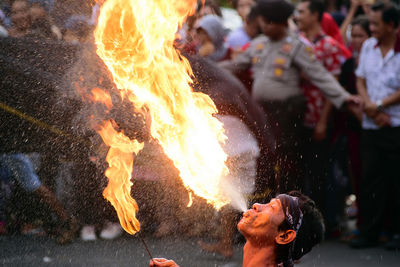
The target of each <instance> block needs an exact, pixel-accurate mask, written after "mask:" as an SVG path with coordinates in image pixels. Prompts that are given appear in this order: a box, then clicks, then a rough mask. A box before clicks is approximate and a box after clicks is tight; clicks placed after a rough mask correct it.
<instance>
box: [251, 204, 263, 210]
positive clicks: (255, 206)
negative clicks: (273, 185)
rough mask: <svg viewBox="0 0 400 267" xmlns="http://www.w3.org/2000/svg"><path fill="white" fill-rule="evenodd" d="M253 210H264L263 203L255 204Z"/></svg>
mask: <svg viewBox="0 0 400 267" xmlns="http://www.w3.org/2000/svg"><path fill="white" fill-rule="evenodd" d="M253 210H255V211H256V212H260V211H261V210H262V205H261V204H259V203H255V204H253Z"/></svg>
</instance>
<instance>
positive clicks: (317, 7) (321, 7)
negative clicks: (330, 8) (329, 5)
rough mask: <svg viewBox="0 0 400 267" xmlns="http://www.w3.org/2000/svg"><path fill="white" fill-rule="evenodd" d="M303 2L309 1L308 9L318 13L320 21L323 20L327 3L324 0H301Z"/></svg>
mask: <svg viewBox="0 0 400 267" xmlns="http://www.w3.org/2000/svg"><path fill="white" fill-rule="evenodd" d="M301 2H302V3H303V2H308V9H309V10H310V12H311V13H315V12H317V13H318V21H321V20H322V15H323V14H324V11H325V3H324V1H322V0H301Z"/></svg>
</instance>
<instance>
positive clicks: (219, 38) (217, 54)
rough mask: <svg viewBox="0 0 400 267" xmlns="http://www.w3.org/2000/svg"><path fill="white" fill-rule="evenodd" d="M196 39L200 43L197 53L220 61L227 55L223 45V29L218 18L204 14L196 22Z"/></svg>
mask: <svg viewBox="0 0 400 267" xmlns="http://www.w3.org/2000/svg"><path fill="white" fill-rule="evenodd" d="M197 39H198V41H199V43H200V47H199V51H198V54H199V55H200V56H202V57H205V58H208V59H210V60H213V61H221V60H223V59H224V58H225V57H227V56H228V54H227V53H228V49H227V47H226V45H225V31H224V27H223V25H222V22H221V20H220V18H219V17H218V16H216V15H206V16H204V17H202V18H201V19H200V20H199V22H198V28H197Z"/></svg>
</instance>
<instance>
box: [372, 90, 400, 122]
mask: <svg viewBox="0 0 400 267" xmlns="http://www.w3.org/2000/svg"><path fill="white" fill-rule="evenodd" d="M398 103H400V90H398V91H397V92H396V93H394V94H391V95H390V96H388V97H386V98H385V99H383V100H382V102H381V103H372V102H371V101H370V102H369V103H367V104H366V105H365V112H366V113H367V114H371V116H375V115H376V114H377V113H378V112H379V111H381V110H380V109H381V108H386V107H389V106H392V105H396V104H398ZM378 106H380V107H378ZM368 116H369V115H368ZM371 116H370V117H371Z"/></svg>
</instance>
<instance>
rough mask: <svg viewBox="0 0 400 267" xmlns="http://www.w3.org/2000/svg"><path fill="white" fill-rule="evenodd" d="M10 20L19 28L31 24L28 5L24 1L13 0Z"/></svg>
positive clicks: (24, 27) (27, 26)
mask: <svg viewBox="0 0 400 267" xmlns="http://www.w3.org/2000/svg"><path fill="white" fill-rule="evenodd" d="M11 21H12V23H13V25H14V26H15V27H16V28H18V29H21V30H25V29H27V28H29V27H30V26H31V19H30V14H29V6H28V3H27V2H26V1H15V2H14V3H13V4H12V6H11Z"/></svg>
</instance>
